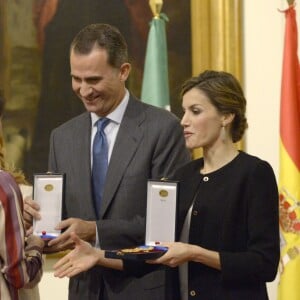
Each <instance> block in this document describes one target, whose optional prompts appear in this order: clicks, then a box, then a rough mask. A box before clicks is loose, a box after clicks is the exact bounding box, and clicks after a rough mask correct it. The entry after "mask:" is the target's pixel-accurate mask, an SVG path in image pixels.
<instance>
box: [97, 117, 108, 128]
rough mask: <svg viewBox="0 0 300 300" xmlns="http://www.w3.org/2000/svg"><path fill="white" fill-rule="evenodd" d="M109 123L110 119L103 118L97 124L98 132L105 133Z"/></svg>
mask: <svg viewBox="0 0 300 300" xmlns="http://www.w3.org/2000/svg"><path fill="white" fill-rule="evenodd" d="M108 123H109V119H107V118H101V119H99V120H98V121H97V122H96V124H95V125H96V126H97V131H103V130H104V128H105V127H106V125H107V124H108Z"/></svg>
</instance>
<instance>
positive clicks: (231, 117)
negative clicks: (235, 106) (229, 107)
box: [222, 113, 235, 126]
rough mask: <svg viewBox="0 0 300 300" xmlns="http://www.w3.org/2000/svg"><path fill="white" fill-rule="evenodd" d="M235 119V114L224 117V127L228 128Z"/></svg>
mask: <svg viewBox="0 0 300 300" xmlns="http://www.w3.org/2000/svg"><path fill="white" fill-rule="evenodd" d="M234 118H235V114H234V113H228V114H224V115H223V120H222V126H227V125H229V124H231V123H232V122H233V120H234Z"/></svg>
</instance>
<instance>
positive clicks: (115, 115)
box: [91, 89, 129, 126]
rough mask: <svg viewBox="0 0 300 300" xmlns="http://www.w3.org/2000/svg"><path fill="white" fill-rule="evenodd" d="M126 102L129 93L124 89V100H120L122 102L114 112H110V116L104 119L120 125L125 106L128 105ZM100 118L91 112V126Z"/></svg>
mask: <svg viewBox="0 0 300 300" xmlns="http://www.w3.org/2000/svg"><path fill="white" fill-rule="evenodd" d="M128 101H129V92H128V90H127V89H126V90H125V96H124V98H123V99H122V101H121V102H120V104H119V105H118V106H117V107H116V108H115V110H114V111H112V112H111V113H110V114H108V115H107V116H106V117H107V118H108V119H110V120H111V121H113V122H114V123H116V124H120V123H121V121H122V119H123V116H124V113H125V110H126V107H127V104H128ZM100 118H101V117H99V116H98V115H96V114H95V113H94V112H91V120H92V125H93V126H94V125H95V123H96V122H97V121H98V120H99V119H100Z"/></svg>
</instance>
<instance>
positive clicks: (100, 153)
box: [92, 118, 109, 218]
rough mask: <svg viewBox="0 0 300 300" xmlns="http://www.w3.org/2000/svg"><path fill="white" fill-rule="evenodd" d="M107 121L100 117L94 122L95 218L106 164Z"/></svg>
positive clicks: (93, 178)
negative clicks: (95, 129) (95, 130)
mask: <svg viewBox="0 0 300 300" xmlns="http://www.w3.org/2000/svg"><path fill="white" fill-rule="evenodd" d="M108 123H109V119H107V118H101V119H99V120H98V121H97V122H96V124H95V126H97V133H96V135H95V138H94V142H93V169H92V184H93V196H94V202H95V203H94V204H95V209H96V215H97V218H98V217H99V212H100V207H101V199H102V194H103V190H104V183H105V177H106V172H107V166H108V144H107V138H106V135H105V132H104V128H105V126H106V125H107V124H108Z"/></svg>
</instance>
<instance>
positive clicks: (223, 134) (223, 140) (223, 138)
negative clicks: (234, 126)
mask: <svg viewBox="0 0 300 300" xmlns="http://www.w3.org/2000/svg"><path fill="white" fill-rule="evenodd" d="M226 135H227V134H226V129H225V125H223V124H222V128H221V141H222V142H223V143H224V142H225V141H226V138H227V136H226Z"/></svg>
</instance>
